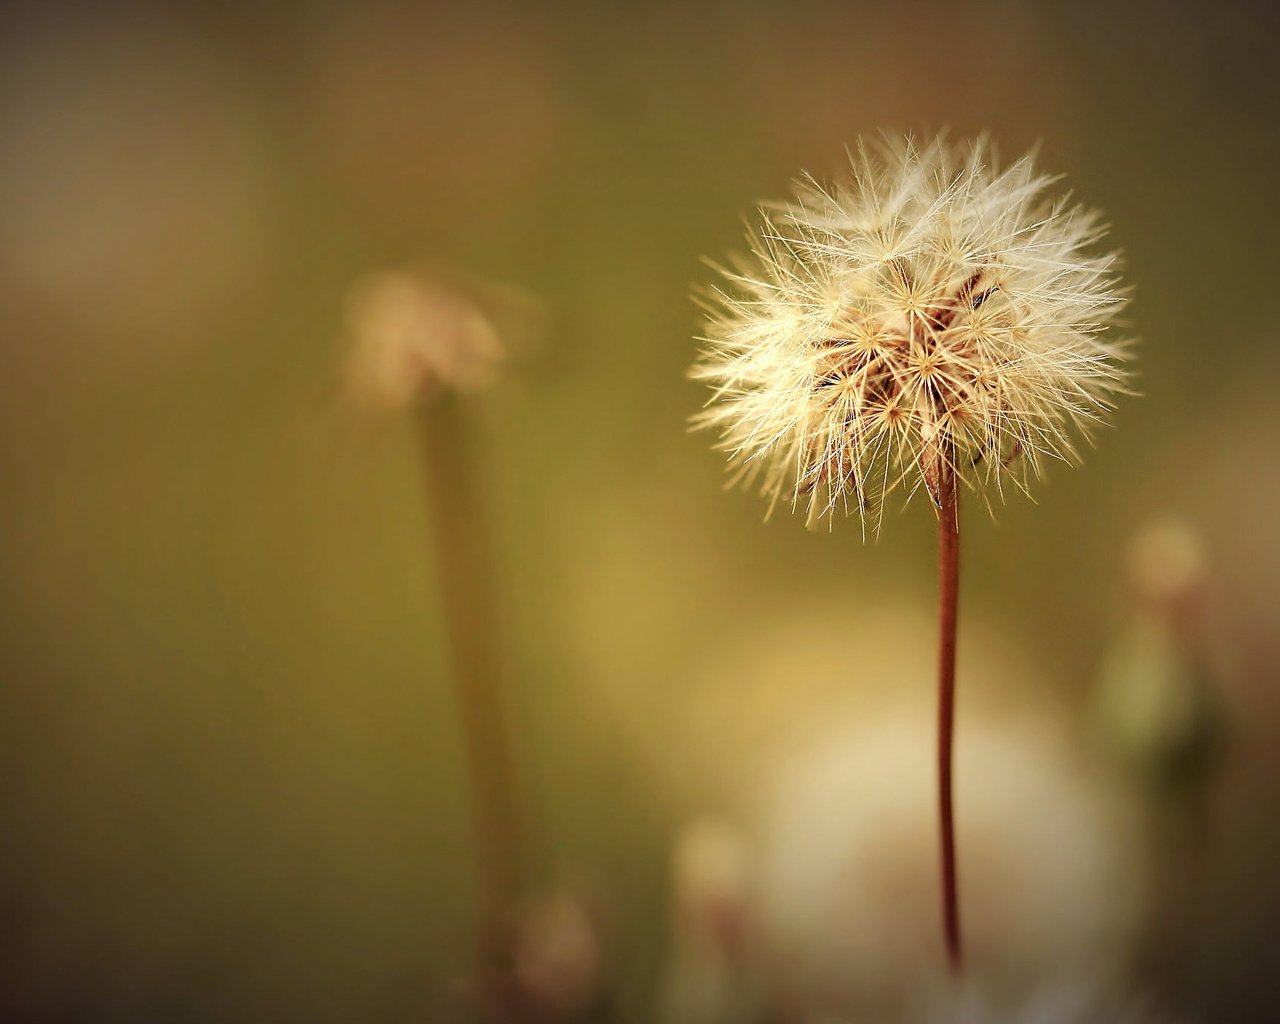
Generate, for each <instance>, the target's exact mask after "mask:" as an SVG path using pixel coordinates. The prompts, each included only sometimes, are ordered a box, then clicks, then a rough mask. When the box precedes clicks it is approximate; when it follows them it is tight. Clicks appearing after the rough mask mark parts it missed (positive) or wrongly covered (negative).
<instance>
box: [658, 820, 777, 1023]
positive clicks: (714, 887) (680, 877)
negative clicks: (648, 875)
mask: <svg viewBox="0 0 1280 1024" xmlns="http://www.w3.org/2000/svg"><path fill="white" fill-rule="evenodd" d="M749 866H750V865H749V851H748V848H747V844H746V841H745V839H744V838H743V836H742V835H741V833H740V832H739V831H738V830H737V829H736V828H734V827H733V826H732V825H730V824H729V823H728V822H725V821H722V820H720V819H716V818H700V819H697V820H695V821H693V822H691V823H690V824H689V825H687V826H685V828H684V829H683V830H682V831H681V832H680V834H679V836H678V837H677V838H676V842H675V847H674V849H673V852H672V865H671V867H672V876H673V877H672V887H673V893H674V903H675V905H674V908H673V909H674V917H673V920H672V935H671V943H670V947H669V950H668V957H669V959H668V962H667V966H666V973H665V976H664V978H663V985H662V991H661V994H660V999H661V1005H660V1008H659V1018H660V1020H661V1021H663V1022H664V1024H736V1022H739V1021H742V1022H746V1021H753V1020H756V1019H758V1015H759V1009H760V1006H761V999H760V995H759V982H760V978H759V972H758V970H757V968H756V965H755V964H754V963H753V962H752V952H751V948H750V941H749V940H750V935H749V928H750V921H749V913H750V910H749V906H750V892H749V891H748V885H749V881H750V873H749Z"/></svg>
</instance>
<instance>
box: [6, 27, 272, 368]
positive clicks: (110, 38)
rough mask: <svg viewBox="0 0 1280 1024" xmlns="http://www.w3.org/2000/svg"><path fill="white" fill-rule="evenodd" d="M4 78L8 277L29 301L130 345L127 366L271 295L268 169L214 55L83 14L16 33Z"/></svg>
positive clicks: (242, 98) (9, 37)
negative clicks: (242, 292) (248, 301)
mask: <svg viewBox="0 0 1280 1024" xmlns="http://www.w3.org/2000/svg"><path fill="white" fill-rule="evenodd" d="M0 69H2V70H0V269H2V271H3V276H4V278H5V279H6V283H7V287H8V288H9V289H11V290H12V292H14V293H16V296H17V297H18V298H19V299H20V300H22V301H25V302H33V303H34V304H35V306H36V308H37V312H38V313H39V314H41V315H49V314H56V316H57V317H58V318H59V319H60V322H61V323H62V324H63V325H64V326H66V327H70V328H72V329H74V330H75V331H76V332H77V334H78V336H81V337H93V338H98V337H99V336H102V335H106V336H109V337H113V338H116V339H120V336H122V335H127V336H128V341H127V343H126V342H125V341H123V340H117V342H116V348H117V349H118V350H119V354H120V355H123V356H126V357H128V356H130V355H131V354H133V353H135V352H136V351H138V350H139V349H140V348H142V347H143V346H144V345H150V346H151V348H152V349H153V350H154V349H158V348H160V347H161V346H165V347H168V346H173V345H176V344H179V343H181V342H182V341H183V340H185V339H184V336H183V331H184V329H190V328H193V327H199V326H200V324H199V321H200V318H201V317H203V316H206V315H208V314H210V313H212V312H214V311H215V310H216V309H218V308H227V306H228V303H229V302H231V301H234V299H233V296H234V295H235V293H236V290H237V289H241V288H244V287H247V286H252V285H253V284H255V283H256V282H257V281H258V280H259V278H260V276H261V273H262V267H263V261H264V253H265V246H264V242H265V238H266V214H267V198H268V197H267V189H266V173H267V167H268V159H267V156H266V153H265V151H264V148H263V144H262V137H261V134H260V132H258V131H257V130H256V127H255V124H254V118H253V116H252V113H251V104H252V99H251V97H250V96H249V95H248V94H247V90H246V83H245V82H244V81H243V80H242V79H241V78H240V77H239V76H238V75H237V72H236V70H235V69H234V67H232V66H231V65H230V64H228V63H227V62H225V61H224V60H223V59H222V58H221V56H220V55H219V54H218V53H217V52H216V51H215V49H214V47H213V46H212V45H211V44H210V43H209V41H208V40H206V39H202V38H200V37H199V36H197V35H195V34H194V33H192V32H190V31H188V30H186V29H185V28H183V27H182V26H180V25H177V24H174V23H171V22H169V21H167V20H166V19H165V18H164V17H162V16H158V15H155V14H152V15H149V16H148V17H147V18H146V19H145V20H142V19H141V18H138V19H136V20H135V19H131V18H130V17H129V16H127V15H125V16H122V15H121V14H120V12H118V11H113V12H110V13H108V12H107V11H105V10H104V11H94V10H93V9H92V8H88V7H82V8H81V9H80V10H79V11H78V12H77V14H76V17H75V18H67V17H59V18H56V19H54V18H50V19H48V21H43V22H42V21H36V22H35V23H34V24H33V25H32V24H29V25H28V26H27V27H24V28H22V29H20V30H17V31H10V32H7V33H6V34H5V37H4V40H3V42H2V43H0ZM188 336H189V335H188ZM11 343H12V342H11ZM114 354H115V353H114V352H113V355H114Z"/></svg>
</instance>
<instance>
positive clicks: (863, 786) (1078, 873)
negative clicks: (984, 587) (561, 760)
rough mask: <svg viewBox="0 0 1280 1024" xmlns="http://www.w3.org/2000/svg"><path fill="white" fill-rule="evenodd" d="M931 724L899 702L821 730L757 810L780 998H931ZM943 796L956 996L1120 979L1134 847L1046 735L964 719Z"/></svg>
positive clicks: (1130, 912) (888, 1001) (1042, 726)
mask: <svg viewBox="0 0 1280 1024" xmlns="http://www.w3.org/2000/svg"><path fill="white" fill-rule="evenodd" d="M962 685H963V684H962ZM961 693H962V694H963V689H962V690H961ZM962 702H963V698H962ZM930 712H931V707H930V706H929V705H927V704H923V703H915V702H912V703H911V704H910V705H909V706H903V707H902V708H900V709H898V710H889V711H884V712H880V713H877V714H875V715H873V716H870V717H868V718H866V719H864V720H861V721H858V722H855V723H852V724H849V725H847V726H844V727H842V728H835V729H832V730H831V732H830V734H829V736H828V737H827V739H826V740H824V741H822V742H820V743H816V744H814V745H813V746H812V748H811V749H809V750H807V751H804V752H798V753H797V754H796V756H795V758H794V761H793V763H792V764H791V765H790V766H789V768H788V769H787V770H786V771H785V772H784V773H783V775H782V777H781V778H780V779H779V781H778V785H777V787H776V789H775V791H774V793H773V795H772V798H771V800H769V801H768V802H767V804H766V807H765V812H764V823H765V829H764V835H765V836H766V837H767V838H766V844H767V845H766V850H765V862H764V869H763V874H762V878H761V886H762V897H763V916H762V928H761V934H762V938H763V941H765V942H766V943H767V944H768V945H769V947H770V949H771V950H772V952H773V953H774V955H775V957H776V962H777V966H778V984H779V987H780V990H781V991H783V992H786V993H788V994H789V996H790V997H791V998H792V999H794V1000H796V1001H799V1002H801V1003H803V1004H804V1005H807V1006H810V1007H813V1008H814V1009H821V1008H824V1007H832V1008H834V1007H863V1008H865V1007H879V1006H887V1005H893V1004H894V1003H895V1002H896V1001H899V1000H901V998H902V996H903V993H908V992H919V991H920V989H921V987H922V986H926V987H927V986H928V985H930V984H933V985H938V986H939V987H941V985H942V979H941V973H942V971H943V969H944V968H943V964H944V957H943V953H942V947H941V941H942V940H941V934H940V931H941V929H940V923H939V896H938V866H937V828H938V826H937V819H936V785H937V783H936V779H935V774H934V772H935V762H934V755H933V749H934V747H933V744H934V722H933V716H932V714H931V713H930ZM956 780H957V792H956V800H957V804H956V807H957V810H956V814H957V828H958V844H959V852H958V856H959V871H960V892H961V914H962V919H963V925H964V929H965V944H966V952H965V955H966V966H967V970H968V978H969V980H970V981H972V982H975V983H982V984H984V985H990V986H992V987H994V988H996V989H998V990H1000V991H1010V992H1012V993H1015V994H1016V993H1018V992H1020V991H1024V990H1025V987H1028V986H1037V987H1038V986H1041V985H1043V984H1045V983H1046V982H1048V981H1052V980H1054V979H1057V978H1062V977H1069V978H1076V977H1085V978H1106V977H1108V976H1109V975H1110V974H1112V973H1114V972H1115V971H1117V970H1119V969H1121V968H1122V967H1123V965H1124V961H1125V958H1126V955H1127V953H1128V951H1129V945H1130V942H1131V941H1132V936H1133V931H1134V928H1135V926H1136V916H1137V910H1138V906H1139V902H1140V895H1141V894H1140V892H1139V891H1138V889H1139V877H1140V876H1139V872H1138V866H1137V862H1136V856H1135V852H1134V850H1133V846H1134V838H1133V835H1132V834H1131V826H1130V824H1129V822H1128V820H1127V816H1126V810H1125V807H1124V806H1123V805H1121V804H1119V803H1118V802H1117V801H1116V799H1115V798H1113V797H1111V796H1110V795H1109V794H1108V793H1107V791H1106V790H1105V789H1103V788H1102V786H1101V785H1100V783H1098V782H1096V781H1094V779H1093V778H1092V776H1091V774H1090V772H1089V770H1088V766H1087V765H1085V764H1082V763H1081V762H1080V760H1079V759H1078V758H1077V757H1076V756H1075V755H1074V752H1073V749H1072V745H1071V743H1070V742H1069V738H1068V737H1067V736H1066V735H1064V732H1063V730H1062V729H1061V728H1060V727H1059V726H1058V725H1056V724H1055V722H1054V720H1052V719H1047V718H1046V719H1044V720H1037V719H1036V718H1035V717H1033V716H1020V717H1009V718H1001V717H995V716H990V715H987V716H982V717H976V716H973V715H968V716H966V717H963V718H962V720H961V723H960V726H959V732H958V737H957V765H956Z"/></svg>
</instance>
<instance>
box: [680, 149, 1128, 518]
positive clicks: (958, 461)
mask: <svg viewBox="0 0 1280 1024" xmlns="http://www.w3.org/2000/svg"><path fill="white" fill-rule="evenodd" d="M850 163H851V166H850V169H849V172H848V174H847V175H846V177H845V178H844V180H843V181H841V182H839V183H838V184H836V185H834V186H832V187H826V186H824V185H821V184H819V183H818V182H817V181H815V180H814V179H812V178H808V177H805V178H802V179H801V180H800V181H798V182H797V184H796V191H795V195H794V197H793V198H792V199H791V200H789V201H787V202H784V203H780V204H776V205H773V206H769V207H765V208H764V209H763V210H762V211H761V212H762V216H763V220H762V223H761V224H760V226H759V227H758V228H757V229H754V230H752V231H751V232H750V233H749V235H748V241H749V251H748V252H747V253H746V254H744V255H742V256H740V257H738V258H737V259H735V260H734V261H733V263H732V264H731V266H729V267H727V268H722V275H723V281H722V282H721V283H720V284H719V285H717V286H714V287H712V288H711V289H710V290H709V292H708V293H707V295H706V296H705V305H706V308H707V311H708V318H709V322H708V327H707V335H706V337H705V339H704V341H705V344H706V347H705V350H704V352H703V354H702V357H701V359H700V360H699V362H698V363H697V364H696V365H695V366H694V369H693V371H692V375H693V376H694V377H695V378H696V379H699V380H704V381H706V382H708V383H709V384H710V385H711V386H712V387H713V388H714V394H713V396H712V398H711V400H710V401H709V403H708V406H707V408H706V409H704V410H703V412H702V413H701V414H700V415H699V416H698V417H696V419H695V424H696V425H698V426H701V427H706V428H711V429H714V430H716V431H718V433H719V435H720V439H721V446H722V447H723V448H724V450H726V451H727V452H728V453H729V456H730V463H731V466H732V467H733V468H734V470H735V473H734V479H735V480H738V479H743V480H748V481H752V482H755V483H758V484H759V485H760V486H761V488H762V490H763V492H764V494H765V495H766V497H767V498H768V499H769V502H770V509H771V510H772V508H773V507H774V506H775V505H776V504H777V503H778V502H779V501H780V500H789V501H790V502H791V504H792V506H793V508H797V509H798V508H803V509H804V510H805V511H806V512H807V514H808V516H809V519H810V522H813V521H816V520H819V519H821V518H823V517H827V518H828V519H829V520H830V519H833V518H834V515H835V513H836V512H838V511H839V512H842V513H844V514H849V513H852V512H855V511H856V512H858V513H860V514H861V516H862V518H863V522H864V524H865V523H867V522H871V523H872V524H873V525H874V526H875V527H877V528H878V526H879V523H880V516H881V513H882V510H883V503H884V499H885V497H886V496H887V495H888V494H890V493H891V492H892V491H894V490H895V489H896V488H897V487H898V486H900V485H901V486H903V488H904V489H905V491H906V492H907V493H908V494H911V493H914V492H915V491H916V490H917V489H918V488H919V485H920V484H922V483H923V484H924V485H925V486H926V489H928V490H930V491H931V492H935V493H934V497H935V500H936V498H937V494H936V486H937V481H938V478H939V474H940V473H941V472H943V471H948V470H949V471H950V472H953V473H954V474H955V475H956V476H957V477H958V478H959V479H961V480H963V481H964V482H965V483H967V484H968V485H970V486H971V487H973V488H974V489H975V490H977V491H978V492H979V493H980V494H982V495H983V496H984V498H985V499H986V502H987V504H988V506H990V505H991V496H992V494H993V493H994V494H995V495H997V496H1003V493H1004V489H1005V486H1006V484H1007V483H1009V482H1012V483H1014V484H1016V485H1017V486H1019V487H1021V488H1023V489H1025V488H1026V485H1027V482H1028V480H1029V479H1030V478H1031V477H1033V476H1036V475H1038V474H1039V473H1040V471H1041V468H1042V465H1043V463H1044V462H1045V461H1046V460H1047V459H1051V458H1057V459H1066V460H1070V459H1072V458H1073V456H1074V455H1075V448H1074V438H1075V437H1078V436H1081V435H1084V436H1087V435H1088V430H1089V428H1090V427H1091V426H1092V425H1094V424H1095V423H1097V422H1098V421H1099V420H1100V419H1101V417H1102V416H1103V415H1104V414H1105V413H1107V412H1108V411H1109V410H1110V408H1111V400H1112V399H1113V397H1114V396H1115V395H1116V394H1117V393H1120V392H1123V391H1124V390H1125V387H1124V385H1125V380H1126V377H1127V373H1126V370H1125V366H1124V363H1125V359H1126V350H1127V343H1126V342H1124V341H1118V340H1114V339H1113V338H1112V337H1111V334H1110V332H1109V328H1111V327H1112V326H1113V324H1114V320H1115V318H1116V315H1117V314H1118V313H1119V311H1120V310H1121V308H1122V307H1123V306H1124V304H1125V301H1126V300H1125V295H1124V292H1123V291H1122V290H1121V289H1120V287H1119V284H1118V281H1117V279H1116V277H1115V274H1114V269H1115V266H1116V260H1117V257H1116V255H1115V254H1114V253H1107V252H1098V251H1095V246H1096V244H1097V243H1098V241H1099V240H1100V239H1101V238H1102V236H1103V235H1104V233H1105V230H1106V229H1105V227H1104V226H1103V225H1102V224H1100V222H1099V219H1098V217H1097V215H1096V214H1095V213H1093V212H1091V211H1088V210H1085V209H1083V208H1082V207H1080V206H1078V205H1076V204H1073V203H1072V202H1071V201H1070V198H1069V197H1068V196H1062V197H1056V198H1055V197H1050V196H1048V195H1046V189H1047V187H1048V186H1049V185H1050V184H1051V183H1052V181H1053V180H1054V179H1052V178H1050V177H1047V176H1045V175H1042V174H1039V173H1037V172H1036V171H1035V169H1034V167H1033V166H1032V158H1031V156H1030V155H1028V156H1025V157H1023V158H1022V159H1020V160H1018V161H1016V162H1015V163H1013V164H1012V165H1010V166H1008V167H1007V168H1004V169H1000V168H999V167H998V166H996V164H995V161H994V158H993V155H992V152H991V147H990V146H989V145H988V143H987V142H986V141H985V140H982V139H979V140H977V141H976V142H973V143H971V144H969V145H967V146H951V145H948V144H946V143H945V142H944V141H943V140H941V139H937V140H934V141H933V142H931V143H929V144H928V145H925V146H920V145H918V144H917V143H915V142H914V141H913V140H911V139H910V138H907V139H891V138H888V137H886V138H884V139H881V140H878V141H877V143H875V144H874V145H870V146H869V145H865V144H861V143H860V144H859V146H858V148H857V151H856V153H855V154H851V160H850Z"/></svg>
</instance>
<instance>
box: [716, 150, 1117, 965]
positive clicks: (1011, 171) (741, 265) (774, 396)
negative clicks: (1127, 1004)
mask: <svg viewBox="0 0 1280 1024" xmlns="http://www.w3.org/2000/svg"><path fill="white" fill-rule="evenodd" d="M850 163H851V167H850V170H849V173H848V175H847V176H846V178H845V180H844V181H842V182H840V183H839V184H837V185H835V186H833V187H827V186H824V185H822V184H819V183H818V182H817V181H816V180H814V179H813V178H810V177H805V178H803V179H801V180H800V181H799V182H798V183H797V186H796V191H795V195H794V197H793V198H792V199H791V200H789V201H787V202H783V203H780V204H776V205H773V206H769V207H766V208H765V209H764V210H763V211H762V213H763V222H762V224H761V225H760V227H759V229H758V230H754V231H753V232H752V233H751V235H750V236H749V252H748V253H747V254H746V255H744V256H742V257H740V258H738V259H737V260H736V261H735V262H734V263H733V264H732V265H731V266H729V267H727V268H725V269H724V270H723V278H724V280H723V282H722V283H721V284H720V285H719V286H717V287H714V288H712V289H711V290H710V292H709V293H708V294H707V295H706V297H705V305H706V307H707V310H708V314H709V324H708V330H707V335H706V337H705V339H704V340H705V343H706V348H705V351H704V353H703V355H702V358H701V359H700V360H699V362H698V363H697V364H696V365H695V367H694V369H693V371H692V375H693V376H694V377H695V378H696V379H699V380H703V381H705V382H707V383H708V384H710V385H711V386H712V388H713V389H714V390H713V395H712V398H711V400H710V401H709V403H708V406H707V408H706V409H705V410H704V411H703V412H702V413H701V415H700V416H698V417H697V418H696V421H695V423H696V425H698V426H700V427H705V428H708V429H712V430H715V431H717V432H718V434H719V436H720V443H721V447H722V448H723V449H724V450H725V451H726V452H728V454H729V460H730V464H731V467H732V468H733V471H734V479H735V480H741V481H744V482H749V483H754V484H757V485H758V486H759V487H760V489H761V490H762V492H763V493H764V495H765V497H766V498H768V500H769V507H770V510H771V511H772V510H773V508H774V507H776V506H777V504H778V503H779V502H780V501H789V502H790V504H791V506H792V508H793V509H796V510H803V511H804V512H805V513H806V515H807V518H808V520H809V522H810V523H814V522H818V521H820V520H822V519H823V518H826V519H827V521H828V524H829V525H830V524H831V523H832V522H833V521H834V519H835V517H836V514H837V513H842V514H855V513H856V514H858V515H859V516H860V518H861V520H862V523H863V528H864V530H865V529H866V526H867V524H871V525H872V527H873V529H874V530H876V531H878V530H879V529H880V526H881V523H882V515H883V509H884V505H885V500H886V498H887V497H888V496H889V495H891V494H892V493H893V492H894V491H895V490H897V489H899V488H901V489H902V490H903V491H904V492H905V493H906V495H907V496H908V497H910V496H911V495H912V494H914V493H915V492H916V491H917V490H919V489H920V487H921V485H923V487H924V488H925V490H926V491H927V492H928V494H929V495H930V497H931V498H932V501H933V504H934V507H935V510H936V512H937V515H938V533H939V567H940V589H941V615H940V630H939V632H940V645H939V646H940V654H939V723H938V739H939V759H938V760H939V791H940V806H939V813H940V825H941V834H942V835H941V848H942V849H941V852H942V861H943V866H942V874H943V903H944V925H945V934H946V942H947V950H948V955H949V960H950V962H951V964H952V965H953V967H957V968H958V966H959V964H960V948H961V943H960V926H959V907H958V898H957V894H956V888H955V875H956V870H955V861H954V852H955V849H954V838H953V831H954V826H953V815H952V808H951V742H952V732H953V729H952V718H953V705H954V682H955V627H956V597H957V592H958V562H959V559H958V552H959V515H958V504H959V502H958V492H959V490H960V489H961V488H962V487H964V486H968V487H969V488H971V489H973V490H974V491H976V492H977V493H978V494H979V495H980V496H981V498H982V500H983V501H984V503H985V504H986V505H987V506H988V507H989V508H990V507H992V506H993V504H994V503H993V500H992V499H993V497H995V498H996V499H1002V498H1003V496H1004V494H1005V492H1006V489H1007V488H1009V487H1010V486H1015V487H1018V488H1021V489H1023V490H1026V489H1027V488H1028V486H1029V483H1030V481H1031V480H1032V479H1033V478H1034V477H1036V476H1038V475H1039V474H1040V473H1041V471H1042V469H1043V467H1044V466H1045V464H1046V463H1047V462H1049V461H1050V460H1054V459H1060V460H1067V461H1070V460H1072V459H1073V458H1074V456H1075V455H1076V451H1077V444H1078V439H1079V438H1080V437H1087V436H1088V435H1089V432H1090V429H1091V428H1092V427H1093V426H1095V425H1096V424H1097V423H1099V422H1100V421H1101V419H1102V418H1103V417H1104V415H1105V414H1106V413H1107V412H1109V411H1110V409H1111V405H1112V400H1113V399H1114V397H1115V396H1116V395H1117V394H1119V393H1122V392H1124V391H1125V380H1126V376H1127V374H1126V371H1125V366H1124V363H1125V359H1126V354H1127V343H1126V342H1124V341H1117V340H1113V339H1112V337H1111V335H1110V333H1109V328H1111V327H1112V326H1113V325H1114V323H1115V320H1116V316H1117V314H1118V313H1119V312H1120V310H1121V309H1122V308H1123V306H1124V304H1125V294H1124V292H1123V291H1122V290H1121V289H1120V287H1119V285H1118V281H1117V279H1116V276H1115V267H1116V261H1117V257H1116V256H1115V254H1113V253H1106V252H1100V251H1098V250H1097V244H1098V242H1099V241H1100V240H1101V239H1102V237H1103V236H1104V234H1105V230H1106V229H1105V227H1104V226H1103V225H1102V224H1101V222H1100V221H1099V218H1098V216H1097V215H1096V214H1095V213H1093V212H1091V211H1088V210H1085V209H1084V208H1082V207H1081V206H1079V205H1077V204H1074V203H1073V202H1072V201H1071V199H1070V198H1069V197H1057V198H1054V197H1050V196H1049V195H1048V194H1047V189H1048V186H1049V185H1050V184H1051V183H1052V182H1053V181H1054V179H1053V178H1051V177H1048V176H1046V175H1043V174H1040V173H1038V172H1037V171H1036V170H1035V168H1034V166H1033V162H1032V159H1031V157H1030V156H1026V157H1023V158H1022V159H1020V160H1017V161H1015V162H1014V163H1013V164H1011V165H1009V166H1008V167H1006V168H1004V169H1001V168H999V167H998V166H997V165H996V163H995V160H994V156H993V154H992V151H991V147H990V146H989V145H988V144H987V142H986V141H985V140H978V141H977V142H975V143H973V144H972V145H970V146H967V147H961V146H951V145H948V144H946V143H945V142H944V141H943V140H942V139H937V140H934V141H932V142H930V143H928V144H925V145H923V146H920V145H917V144H916V143H915V142H914V141H913V140H911V139H905V140H898V139H891V138H889V137H885V138H884V139H883V140H882V141H881V142H880V143H878V144H876V145H875V146H866V145H862V144H860V145H859V146H858V149H857V153H856V155H852V156H851V161H850Z"/></svg>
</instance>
